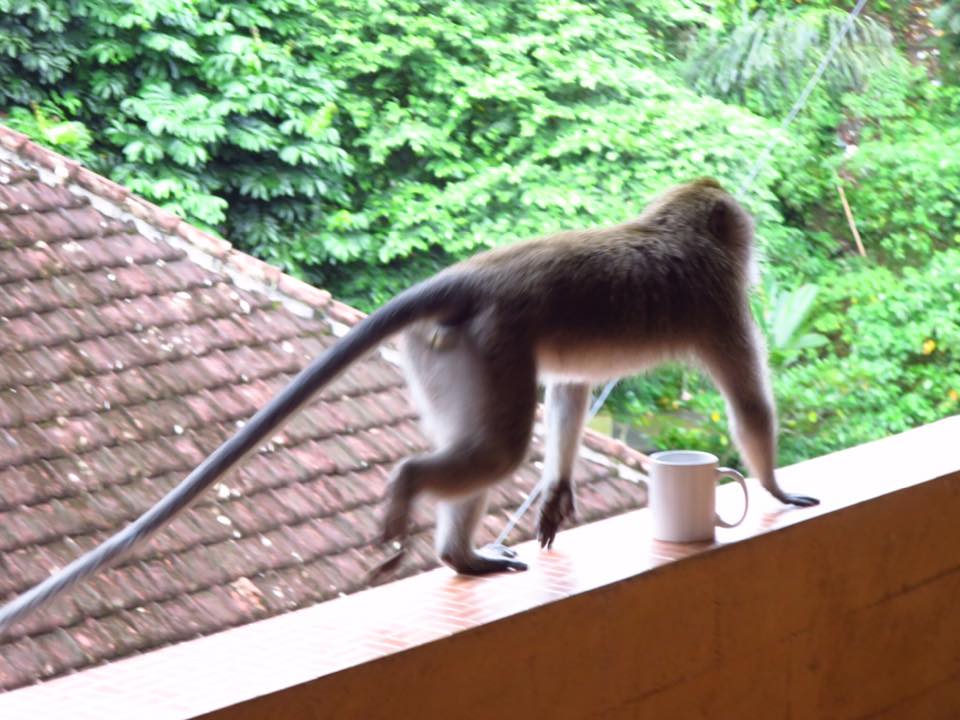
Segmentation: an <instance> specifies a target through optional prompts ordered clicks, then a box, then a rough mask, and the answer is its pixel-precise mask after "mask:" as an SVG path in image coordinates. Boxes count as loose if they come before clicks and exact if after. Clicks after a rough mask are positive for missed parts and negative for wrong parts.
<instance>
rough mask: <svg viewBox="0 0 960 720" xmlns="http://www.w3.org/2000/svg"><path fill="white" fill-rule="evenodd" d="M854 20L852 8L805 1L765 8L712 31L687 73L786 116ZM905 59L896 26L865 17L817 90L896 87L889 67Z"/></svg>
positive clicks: (832, 94)
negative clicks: (783, 8)
mask: <svg viewBox="0 0 960 720" xmlns="http://www.w3.org/2000/svg"><path fill="white" fill-rule="evenodd" d="M846 21H847V13H846V12H844V11H842V10H838V9H835V8H808V7H805V8H803V9H799V10H793V11H789V12H782V13H778V14H773V15H768V14H767V13H764V12H762V11H761V12H758V13H756V14H755V15H753V16H752V17H750V18H749V19H746V21H745V22H742V23H740V24H737V25H735V26H733V27H732V28H730V29H729V30H725V31H721V32H718V33H714V34H710V35H706V36H704V38H703V39H702V40H701V42H700V43H699V44H698V45H697V46H696V47H695V49H694V50H693V52H692V53H691V54H690V57H689V59H688V61H687V63H686V67H685V74H686V76H687V78H688V80H689V81H690V82H691V83H692V85H693V87H694V88H696V89H698V90H700V91H702V92H705V93H709V94H711V95H713V96H715V97H718V98H721V99H725V100H730V101H735V102H738V103H740V104H742V105H745V106H747V107H749V108H751V109H752V110H755V111H756V112H759V113H760V114H763V115H768V116H769V115H772V116H775V117H781V116H783V115H784V114H785V113H786V112H787V110H788V109H789V108H790V107H791V106H792V105H793V103H794V101H795V100H796V98H797V97H798V95H799V94H800V91H801V89H802V88H803V87H804V85H806V83H807V81H808V80H809V78H810V76H811V75H812V74H813V71H814V69H815V67H816V66H817V65H818V64H819V63H820V61H821V60H822V59H823V57H824V55H825V54H826V52H827V50H828V48H829V46H830V45H831V43H832V42H833V38H834V37H835V36H836V35H837V34H838V33H839V32H840V31H841V29H842V27H843V25H844V24H845V23H846ZM904 63H905V61H904V60H903V58H902V57H900V55H899V54H898V53H897V52H896V49H895V48H894V46H893V43H892V38H891V36H890V32H889V31H888V30H887V29H886V28H885V27H884V26H883V25H881V24H880V23H879V22H877V21H875V20H873V19H871V18H868V17H864V16H861V17H859V18H857V19H856V20H855V21H854V23H853V26H852V28H851V30H850V31H849V32H848V33H847V34H846V36H845V37H844V38H843V40H842V41H841V42H840V45H839V46H838V49H837V52H836V54H835V55H834V58H833V60H832V61H831V62H830V64H829V65H828V66H827V69H826V71H825V73H824V75H823V78H822V80H821V82H820V84H819V86H818V89H817V92H818V94H819V95H821V96H826V97H828V98H839V96H841V95H843V94H844V93H848V92H854V93H862V92H864V91H865V90H867V89H868V88H869V87H870V86H871V85H874V84H876V83H878V82H879V83H881V84H883V85H885V86H887V87H886V89H887V90H889V86H890V85H891V83H890V82H884V78H885V75H886V73H888V72H890V71H894V72H898V73H902V72H903V65H904ZM881 92H882V89H881ZM890 99H891V98H888V104H889V101H890Z"/></svg>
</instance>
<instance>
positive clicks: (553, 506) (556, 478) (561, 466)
mask: <svg viewBox="0 0 960 720" xmlns="http://www.w3.org/2000/svg"><path fill="white" fill-rule="evenodd" d="M546 401H547V407H546V420H545V423H544V425H545V426H546V428H545V432H546V451H545V453H544V458H543V477H544V478H545V479H546V487H545V488H544V492H543V500H542V501H541V503H540V517H539V519H538V521H537V539H539V540H540V547H548V548H549V547H553V541H554V539H555V538H556V536H557V531H558V530H559V529H560V525H561V524H562V523H563V521H564V520H567V519H569V518H572V517H574V516H575V514H576V502H575V500H574V492H573V464H574V462H575V461H576V459H577V451H578V449H579V447H580V433H581V432H582V431H583V421H584V419H585V418H586V415H587V404H588V403H589V401H590V386H589V385H587V384H585V383H550V384H549V385H548V386H547V392H546Z"/></svg>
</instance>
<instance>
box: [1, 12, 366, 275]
mask: <svg viewBox="0 0 960 720" xmlns="http://www.w3.org/2000/svg"><path fill="white" fill-rule="evenodd" d="M0 11H3V14H2V16H0V42H2V47H3V49H4V52H3V53H2V54H0V57H3V60H2V63H4V65H0V72H3V75H4V79H5V82H3V83H0V107H3V106H6V107H8V108H12V107H15V106H16V105H20V104H23V103H25V102H30V101H36V100H42V101H43V102H45V103H49V102H55V103H56V105H57V106H58V107H59V108H60V109H61V110H62V111H64V112H63V114H64V116H65V117H67V118H69V119H71V120H72V121H74V122H75V123H81V124H82V125H83V126H84V127H86V128H87V129H88V130H89V132H90V133H91V134H92V136H93V137H94V138H95V139H96V142H95V145H94V150H95V152H96V160H95V161H94V162H93V163H92V164H93V166H94V167H95V169H97V170H99V171H101V172H103V173H105V174H107V175H108V176H110V177H111V178H112V179H114V180H116V181H118V182H121V183H123V184H125V185H127V186H128V187H130V188H131V189H132V190H134V191H135V192H137V193H139V194H141V195H144V196H145V197H147V198H149V199H151V200H154V201H156V202H158V203H159V204H161V205H162V206H164V207H166V208H167V209H170V210H172V211H174V212H176V213H178V214H180V215H182V216H184V217H187V218H189V219H190V220H191V221H193V222H196V223H198V224H200V225H203V226H206V227H210V228H214V229H217V230H220V231H222V232H224V233H225V234H227V235H229V236H231V237H235V238H238V239H239V240H240V241H241V242H242V243H243V244H245V245H247V247H251V248H253V249H255V250H258V251H260V252H261V254H263V255H264V256H266V257H268V258H270V259H272V260H274V261H277V262H280V263H282V264H285V265H286V266H288V267H295V263H296V262H297V261H298V260H301V259H303V257H304V256H305V255H308V254H309V253H307V252H305V251H304V250H303V246H304V244H307V245H309V244H310V243H311V242H313V241H314V239H315V237H316V234H317V233H318V232H319V231H320V230H321V229H324V228H326V216H327V213H328V212H329V211H330V209H331V207H336V206H338V205H341V204H343V203H344V202H345V201H346V198H347V191H346V186H345V183H346V180H347V177H348V176H349V174H350V172H351V170H352V166H351V164H350V161H349V158H348V156H347V154H346V152H345V151H344V150H343V148H342V147H341V143H340V137H339V134H338V131H337V130H336V128H335V127H334V125H333V120H334V118H335V115H336V110H337V106H336V97H337V85H336V83H335V82H334V81H333V80H332V79H331V78H330V76H329V74H328V73H327V72H326V69H325V68H324V66H323V65H322V64H319V63H317V62H315V60H314V55H315V54H316V53H317V52H318V50H319V48H320V47H321V46H322V45H323V43H324V38H323V37H322V35H320V34H319V33H317V32H316V31H315V30H314V29H313V24H312V23H311V22H310V5H309V3H305V2H300V1H299V0H275V1H274V2H270V3H261V2H255V1H250V2H244V1H242V0H241V1H238V2H229V3H225V4H221V3H217V2H213V0H161V1H160V2H150V3H147V2H140V1H138V0H128V1H127V2H118V3H104V2H91V1H82V0H81V1H78V2H71V1H67V0H53V1H52V2H43V3H41V2H36V3H32V2H23V3H21V2H7V1H6V0H0ZM8 80H9V81H8ZM58 98H70V100H71V102H70V104H69V105H67V104H66V103H64V102H57V99H58ZM12 112H13V113H14V117H15V118H16V117H17V116H16V110H12ZM21 127H24V129H26V130H28V131H29V130H32V128H29V127H26V126H24V125H23V124H22V123H21ZM39 130H40V132H39V133H37V132H32V133H31V134H34V135H35V136H36V137H37V138H38V139H39V140H41V141H46V142H51V140H50V138H49V137H48V133H46V132H45V131H43V130H42V128H39ZM52 144H54V145H56V144H57V143H55V142H54V143H52Z"/></svg>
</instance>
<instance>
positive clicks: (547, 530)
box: [537, 482, 576, 548]
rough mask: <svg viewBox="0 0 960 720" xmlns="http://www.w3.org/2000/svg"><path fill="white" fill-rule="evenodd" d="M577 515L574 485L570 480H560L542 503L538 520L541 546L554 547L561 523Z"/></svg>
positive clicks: (538, 534)
mask: <svg viewBox="0 0 960 720" xmlns="http://www.w3.org/2000/svg"><path fill="white" fill-rule="evenodd" d="M575 515H576V506H575V503H574V499H573V486H572V485H571V484H570V482H560V483H557V484H556V485H554V486H553V487H552V488H551V489H550V490H549V491H548V495H547V497H546V498H545V499H544V501H543V504H542V505H540V518H539V520H538V521H537V539H538V540H539V541H540V547H541V548H551V547H553V541H554V539H555V538H556V537H557V531H558V530H559V529H560V525H562V524H563V521H564V520H566V519H567V518H572V517H574V516H575Z"/></svg>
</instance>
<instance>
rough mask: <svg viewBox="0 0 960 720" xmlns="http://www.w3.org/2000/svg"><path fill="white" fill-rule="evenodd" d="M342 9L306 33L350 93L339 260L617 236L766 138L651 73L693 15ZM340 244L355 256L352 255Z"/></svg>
mask: <svg viewBox="0 0 960 720" xmlns="http://www.w3.org/2000/svg"><path fill="white" fill-rule="evenodd" d="M669 7H670V9H671V13H665V12H664V6H663V5H661V4H660V3H653V2H648V3H641V4H633V5H629V6H625V5H623V4H622V3H613V2H597V3H591V4H586V3H576V2H534V3H530V2H512V3H510V2H507V3H489V4H485V3H446V2H432V3H430V2H428V3H422V2H412V1H411V0H390V1H385V2H382V3H379V4H378V11H377V12H369V11H368V10H367V9H366V8H364V7H362V6H360V5H358V4H357V3H355V2H350V1H347V0H341V1H340V2H335V3H330V4H329V5H327V6H325V7H324V8H323V9H322V10H321V12H319V13H318V15H317V17H318V20H319V22H320V23H321V24H322V27H323V28H324V30H323V32H324V33H325V34H326V35H327V36H328V38H329V39H330V41H329V43H328V44H327V46H326V51H327V59H328V62H329V63H330V65H331V67H332V68H333V70H334V73H335V74H336V76H337V77H339V78H343V79H344V80H345V81H346V88H345V90H344V92H343V93H342V95H341V108H342V111H343V113H342V114H343V120H344V123H345V124H346V127H347V129H346V130H345V136H346V137H349V138H350V142H351V145H352V146H353V147H355V148H357V150H358V152H359V153H362V155H359V154H358V155H357V156H355V157H356V159H357V163H358V172H357V179H358V187H357V193H356V195H355V197H356V198H357V202H356V203H355V205H354V207H353V208H352V209H351V212H350V213H349V214H347V215H345V217H346V218H347V219H348V220H349V222H350V223H351V224H352V227H345V228H344V229H343V232H341V237H342V241H341V242H339V243H337V244H336V245H328V246H327V248H326V249H327V252H329V253H331V255H333V257H334V258H336V259H337V260H341V261H344V260H354V259H360V260H362V261H364V262H367V263H373V262H390V261H394V260H396V259H398V258H403V257H407V256H409V255H410V254H411V253H422V252H426V251H428V250H429V249H431V248H435V247H442V248H443V249H444V251H446V252H447V253H451V254H453V255H454V256H463V255H465V254H468V253H470V252H473V251H475V250H477V249H480V248H484V247H489V246H492V245H496V244H501V243H504V242H510V241H512V240H515V239H518V238H522V237H528V236H531V235H537V234H542V233H545V232H549V231H552V230H555V229H558V228H560V227H563V226H569V225H571V224H578V225H583V224H589V223H598V222H610V221H613V220H620V219H622V218H623V217H625V216H627V215H629V214H630V213H632V212H635V211H636V210H638V209H639V207H640V206H641V205H642V203H643V202H644V201H645V200H646V199H647V198H648V197H649V196H650V195H651V194H652V192H653V191H655V190H659V189H661V188H662V187H664V186H666V185H668V184H670V183H672V182H675V181H676V180H678V179H685V178H689V177H692V176H698V175H703V174H715V175H717V176H719V177H721V178H723V177H726V178H730V177H732V176H733V175H734V174H735V172H736V171H738V170H739V169H740V164H741V162H742V157H744V156H745V155H749V154H755V153H756V150H757V147H758V146H759V144H760V143H761V142H762V141H763V137H764V131H765V128H764V126H763V125H762V124H761V123H759V122H757V121H756V119H754V118H751V117H750V116H749V115H747V114H745V113H742V112H740V111H738V110H736V109H735V108H731V107H729V106H726V105H723V104H722V103H719V102H716V101H711V100H704V99H703V98H700V97H698V96H696V95H695V94H693V93H691V92H689V91H687V90H685V89H683V88H681V87H678V86H676V85H674V84H672V83H671V81H670V78H669V77H668V76H665V75H662V74H658V72H657V71H655V70H654V69H653V68H655V67H656V66H658V65H659V64H661V63H662V62H663V61H664V60H665V59H666V58H665V56H664V54H663V53H664V50H663V48H662V47H661V45H660V43H659V42H658V38H657V37H656V36H655V35H654V34H653V32H650V31H648V30H646V29H645V28H647V27H648V26H652V27H653V29H654V31H656V32H661V33H664V32H665V31H666V30H672V31H675V30H676V29H677V28H678V27H680V26H681V22H689V21H690V20H691V19H697V18H703V16H702V15H700V14H698V12H697V11H696V6H695V5H693V4H692V3H681V2H675V3H673V5H671V6H669ZM351 232H352V233H353V235H354V236H355V241H354V242H349V238H350V235H351Z"/></svg>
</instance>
